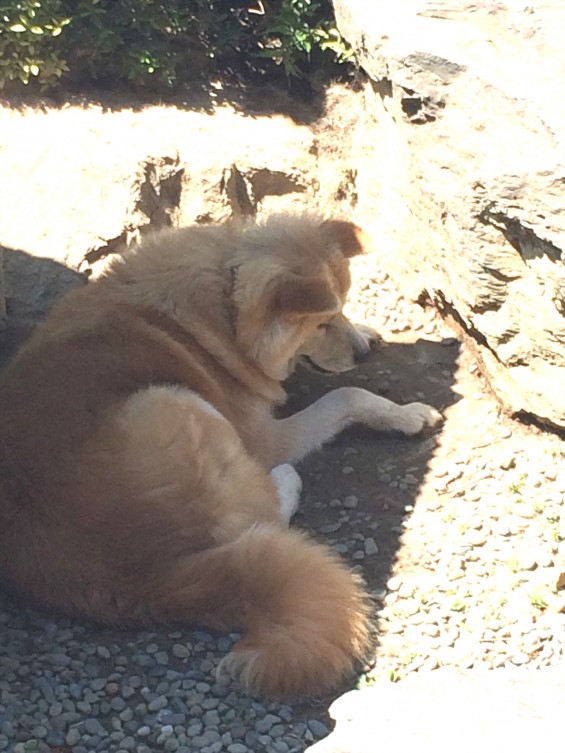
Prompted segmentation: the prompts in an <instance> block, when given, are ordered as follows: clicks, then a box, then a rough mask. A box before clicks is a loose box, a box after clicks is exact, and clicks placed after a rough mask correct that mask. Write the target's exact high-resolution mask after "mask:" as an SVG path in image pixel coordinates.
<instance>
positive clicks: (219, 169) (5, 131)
mask: <svg viewBox="0 0 565 753" xmlns="http://www.w3.org/2000/svg"><path fill="white" fill-rule="evenodd" d="M0 133H1V134H2V138H1V139H0V193H1V194H2V203H1V206H0V244H2V245H3V246H4V247H6V248H14V249H19V250H23V251H25V252H27V253H28V254H31V255H33V256H36V257H44V258H48V259H51V260H54V261H57V262H60V263H63V264H65V265H67V266H69V267H70V268H72V269H75V270H79V269H80V270H85V271H87V272H94V273H95V272H96V262H97V261H98V260H100V259H102V258H103V257H105V256H107V255H108V254H109V253H112V252H114V251H116V250H117V249H119V248H120V246H122V245H123V244H124V243H127V242H129V241H131V239H132V238H135V237H136V236H137V235H138V234H139V233H143V232H145V231H147V230H148V229H150V228H157V227H161V226H163V225H169V224H179V223H180V224H189V223H193V222H209V221H220V220H223V219H225V218H226V217H229V216H231V215H233V214H236V215H237V214H255V213H257V212H258V211H271V210H273V209H276V208H279V209H282V208H285V207H289V206H292V205H293V204H296V203H298V202H299V203H300V204H303V203H304V201H306V202H309V201H311V200H312V197H313V194H314V193H315V189H316V186H317V184H316V182H315V173H316V170H315V168H314V166H315V156H314V155H313V154H312V151H311V147H312V142H313V135H312V132H311V130H310V129H309V128H308V127H307V126H302V125H298V124H296V123H294V122H293V121H292V120H291V119H290V118H287V117H283V116H273V117H253V116H251V115H248V114H244V113H241V112H237V111H236V110H235V109H234V108H232V107H230V106H227V105H226V106H223V107H218V108H216V109H215V110H213V111H212V112H206V111H193V110H189V109H182V108H178V107H166V106H154V107H146V108H144V109H141V110H136V109H133V108H131V109H126V108H124V109H123V110H117V111H111V110H104V109H103V108H101V107H95V106H80V105H74V106H66V107H64V108H46V109H43V110H42V109H39V108H36V109H32V108H23V109H19V110H16V109H12V108H9V107H3V108H0Z"/></svg>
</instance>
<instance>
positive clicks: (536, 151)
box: [334, 0, 565, 427]
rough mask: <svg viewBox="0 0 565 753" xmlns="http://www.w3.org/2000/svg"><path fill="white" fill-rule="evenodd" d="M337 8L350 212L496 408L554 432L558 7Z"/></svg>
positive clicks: (559, 172)
mask: <svg viewBox="0 0 565 753" xmlns="http://www.w3.org/2000/svg"><path fill="white" fill-rule="evenodd" d="M334 5H335V9H336V14H337V19H338V26H339V28H340V30H341V32H342V34H343V35H344V36H345V37H346V38H347V39H348V40H349V41H350V42H351V43H352V45H353V47H354V48H355V50H356V52H357V55H358V58H359V61H360V64H361V66H362V67H363V68H364V69H365V71H366V72H367V73H368V75H369V77H370V85H369V86H367V88H366V90H365V108H366V113H367V114H366V116H365V117H364V118H361V121H362V122H360V123H358V124H353V125H354V127H353V129H352V132H353V133H354V132H355V127H356V126H357V127H358V128H359V137H358V138H359V140H360V142H363V135H365V147H364V149H363V150H362V151H361V152H359V153H358V155H357V158H355V155H353V162H352V163H351V164H350V169H351V170H352V173H353V174H354V176H355V182H356V195H357V197H358V202H357V207H356V213H357V214H358V215H359V216H360V217H363V220H364V225H365V226H366V227H368V228H369V229H371V230H372V235H373V236H374V237H375V239H378V241H379V248H380V251H381V254H382V256H383V258H384V259H385V266H386V267H387V268H388V269H389V270H390V271H392V272H393V273H394V274H395V275H396V277H397V279H402V281H403V288H404V290H405V291H408V290H409V289H410V288H411V289H412V291H411V292H412V294H413V295H414V297H417V296H418V295H419V294H421V293H422V292H423V291H425V292H426V293H427V294H428V295H429V296H430V297H431V298H432V299H433V300H435V301H436V302H437V303H439V304H440V305H441V306H442V307H443V308H444V309H445V310H446V311H447V312H449V313H451V314H453V315H454V317H455V319H456V320H457V321H458V322H459V324H460V325H462V327H463V328H464V329H465V330H466V331H467V332H468V333H469V334H471V336H472V337H473V339H474V340H475V342H476V344H477V349H478V354H479V355H480V357H481V360H482V368H483V369H484V372H485V374H486V375H487V376H488V378H489V379H490V381H491V383H492V385H493V386H494V388H495V390H496V392H497V393H498V395H499V397H500V398H502V400H503V402H504V403H505V404H506V405H507V406H508V407H509V408H510V409H511V410H512V411H513V412H515V413H518V412H522V411H524V412H527V413H530V414H533V415H534V416H536V417H537V418H538V419H540V420H542V421H544V422H547V423H550V424H554V425H556V426H559V427H564V426H565V368H564V366H565V266H564V263H563V256H562V255H563V250H564V248H565V202H564V196H565V47H564V46H563V41H562V36H563V29H564V28H565V6H563V3H562V2H561V0H547V1H546V2H537V3H535V4H533V5H528V6H526V5H525V4H524V3H521V2H516V0H506V1H505V2H495V1H494V0H479V2H473V3H455V4H454V3H452V2H449V0H439V1H437V2H429V1H428V0H409V1H408V2H403V3H398V4H396V5H392V6H391V4H390V3H389V2H387V0H334ZM367 132H368V133H369V137H368V138H367V137H366V136H367ZM353 138H355V137H353ZM371 218H372V227H371Z"/></svg>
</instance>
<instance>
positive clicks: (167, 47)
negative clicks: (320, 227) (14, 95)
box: [0, 0, 349, 88]
mask: <svg viewBox="0 0 565 753" xmlns="http://www.w3.org/2000/svg"><path fill="white" fill-rule="evenodd" d="M348 57H349V53H348V50H347V49H346V47H345V45H344V43H343V41H342V39H341V37H340V36H339V33H338V32H337V30H336V29H335V25H334V21H333V15H332V9H331V4H330V2H329V0H319V1H316V0H265V2H264V3H263V2H259V0H249V2H243V3H242V2H233V1H231V2H230V1H229V0H163V1H162V2H156V1H155V0H0V87H3V86H4V85H5V84H6V83H7V82H10V81H21V82H23V83H24V84H28V83H31V82H34V83H37V84H38V85H39V86H41V87H42V88H50V87H52V86H53V85H54V84H56V83H57V82H58V81H59V80H61V81H62V82H63V83H64V82H65V81H84V80H88V81H98V82H104V83H105V82H108V81H120V80H121V81H129V82H133V83H136V84H140V85H150V84H151V83H153V82H156V83H157V84H159V85H163V84H165V85H167V86H175V85H176V84H178V83H182V81H184V80H187V79H194V78H198V77H200V76H202V75H204V76H209V75H211V74H214V73H221V72H222V71H224V70H226V69H229V68H234V67H235V68H236V69H237V70H238V71H243V72H246V71H250V70H255V71H257V70H261V71H263V72H269V71H271V72H273V71H274V70H283V71H284V73H285V74H286V76H287V78H291V77H300V76H304V75H308V73H309V72H310V71H311V70H313V69H314V68H316V67H319V66H321V65H324V64H326V63H327V61H328V60H330V59H331V60H332V61H338V62H341V61H344V60H346V59H348ZM277 66H278V68H277Z"/></svg>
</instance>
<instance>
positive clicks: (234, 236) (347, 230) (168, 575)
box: [0, 216, 438, 697]
mask: <svg viewBox="0 0 565 753" xmlns="http://www.w3.org/2000/svg"><path fill="white" fill-rule="evenodd" d="M361 250H362V249H361V244H360V240H359V234H358V231H357V229H356V228H355V227H354V226H353V225H351V224H349V223H347V222H340V221H333V220H325V221H323V220H320V219H316V218H312V217H288V216H279V217H275V218H272V219H270V220H268V221H267V222H265V223H264V224H262V225H247V226H245V225H243V226H242V225H237V224H231V223H228V224H226V225H224V226H220V227H211V226H210V227H193V228H186V229H177V230H170V231H166V232H163V233H160V234H157V235H156V236H153V237H151V238H147V239H146V240H145V241H144V242H143V243H142V244H141V245H140V247H138V248H136V249H134V250H132V251H129V252H127V253H125V255H124V256H123V258H119V259H118V260H116V261H115V262H114V263H113V265H112V266H111V268H110V270H109V271H108V272H107V273H106V275H105V276H104V277H103V278H101V279H99V280H98V281H96V282H93V283H91V284H90V285H89V286H87V287H86V288H83V289H80V290H78V291H75V292H73V293H71V294H70V295H69V296H68V297H67V298H66V299H64V300H63V301H62V302H61V303H60V304H59V305H58V306H57V307H56V308H55V310H54V311H53V312H52V314H51V315H50V317H49V318H48V319H47V321H46V322H45V323H44V324H43V325H41V326H40V327H39V328H38V330H37V331H36V333H35V334H34V335H33V336H32V338H31V339H30V341H28V343H27V344H26V345H25V346H24V347H23V348H22V350H21V351H20V353H19V354H18V356H17V357H16V358H15V359H14V361H13V362H12V363H11V364H10V366H9V367H8V369H7V370H6V371H5V373H4V374H3V375H2V379H1V383H0V405H1V415H2V420H1V423H0V579H1V580H2V582H3V584H4V585H5V586H6V587H7V588H8V589H10V590H11V591H13V592H15V593H17V594H19V595H20V596H23V597H27V598H29V599H31V600H32V601H33V602H35V603H37V604H39V605H43V606H45V607H48V608H52V609H56V610H58V611H60V612H64V613H67V614H71V615H78V616H81V617H88V618H91V619H93V620H96V621H98V622H102V623H106V624H114V625H124V626H139V625H145V624H147V623H152V622H163V623H186V624H188V623H190V624H198V625H202V626H207V627H210V628H213V629H218V630H228V629H229V630H231V629H234V628H241V629H243V630H244V631H245V635H244V637H243V639H242V640H241V641H239V643H238V644H236V646H235V647H234V650H233V651H232V652H231V653H230V654H229V655H228V656H227V657H226V658H225V659H224V660H223V662H222V664H221V667H220V670H221V671H225V672H228V673H229V674H230V675H232V676H237V677H238V678H239V679H240V680H242V681H243V682H244V683H245V684H246V685H247V687H248V688H249V689H250V690H252V691H255V692H259V693H264V694H267V695H269V696H272V697H285V696H290V695H294V694H302V693H309V692H321V691H323V690H326V689H328V688H330V687H331V686H332V685H335V684H336V683H337V682H338V681H339V680H340V678H341V677H342V676H343V675H344V674H346V673H347V672H349V671H350V670H351V668H352V666H353V665H354V663H355V661H356V659H357V658H359V657H360V656H362V654H363V652H364V650H365V649H366V647H367V641H368V634H369V629H368V622H367V609H366V599H365V594H364V591H363V588H362V586H361V584H360V582H359V580H358V579H357V578H356V577H355V576H354V575H353V574H352V573H351V572H350V571H349V570H348V569H347V567H345V566H344V565H343V564H342V563H341V562H340V561H339V559H338V558H336V557H335V556H334V555H333V554H332V553H331V552H330V551H329V550H328V549H327V548H326V547H325V546H321V545H319V544H316V543H314V542H313V541H311V540H310V539H308V538H307V537H306V536H305V535H304V534H302V533H299V532H297V531H293V530H289V529H288V522H289V520H290V518H291V516H292V514H293V512H294V511H295V509H296V506H297V504H298V498H299V493H300V479H299V477H298V475H297V474H296V472H295V471H294V469H293V467H292V466H291V465H289V463H292V462H294V461H298V460H300V459H301V458H302V457H304V456H305V455H306V454H307V453H309V452H311V451H313V450H315V449H316V448H319V447H320V446H321V445H322V444H323V443H324V442H326V441H327V440H329V439H331V438H332V437H333V436H334V435H335V434H336V433H337V432H339V431H341V430H342V429H343V428H345V427H346V426H348V425H350V424H352V423H353V422H361V423H363V424H365V425H368V426H370V427H373V428H375V429H378V430H398V431H402V432H404V433H406V434H414V433H416V432H418V431H420V430H421V429H422V428H423V427H424V426H425V425H427V424H433V423H435V422H436V420H437V419H438V414H437V413H436V412H435V411H434V410H433V409H432V408H429V407H428V406H425V405H422V404H420V403H412V404H410V405H406V406H398V405H396V404H394V403H392V402H390V401H389V400H386V399H384V398H381V397H378V396H376V395H373V394H372V393H370V392H367V391H366V390H362V389H358V388H341V389H337V390H334V391H333V392H331V393H329V394H328V395H326V396H325V397H323V398H322V399H321V400H319V401H318V402H316V403H315V404H313V405H311V406H310V407H308V408H307V409H306V410H304V411H302V412H300V413H297V414H295V415H293V416H291V417H289V418H285V419H279V420H277V419H276V418H275V417H274V416H273V407H274V406H275V405H277V404H279V403H281V402H283V400H284V398H285V394H284V391H283V389H282V387H281V381H282V380H283V379H285V378H286V377H287V376H288V374H289V372H290V371H291V370H292V369H293V366H294V363H295V359H296V358H297V357H299V356H300V355H301V354H302V355H307V356H308V357H309V358H310V359H311V360H312V361H313V362H314V363H317V364H318V365H319V366H321V367H325V366H324V365H325V364H327V361H328V360H329V361H330V365H329V368H330V369H331V368H334V367H333V366H332V365H331V358H328V353H327V342H328V338H330V343H331V342H333V340H332V329H333V330H335V329H338V330H340V332H342V334H343V332H344V331H345V334H346V336H347V333H348V332H349V342H350V349H351V350H354V349H358V350H363V349H366V348H367V344H366V341H365V340H364V339H363V337H362V336H361V337H360V336H358V335H357V334H355V332H354V330H352V329H351V328H350V330H347V327H350V325H347V324H346V323H344V321H345V320H343V319H342V318H341V309H342V306H343V304H344V301H345V298H346V295H347V292H348V289H349V285H350V276H349V262H348V257H350V256H352V255H353V254H357V253H359V252H360V251H361ZM330 355H331V346H330ZM338 370H339V369H338Z"/></svg>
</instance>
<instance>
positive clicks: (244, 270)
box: [233, 216, 369, 380]
mask: <svg viewBox="0 0 565 753" xmlns="http://www.w3.org/2000/svg"><path fill="white" fill-rule="evenodd" d="M241 251H242V253H241V254H240V261H241V263H240V264H239V265H238V273H237V281H236V285H235V286H234V291H233V297H234V303H235V306H236V309H237V320H236V338H237V341H238V344H239V346H240V347H241V348H242V349H243V350H244V351H245V352H246V354H247V356H248V357H250V358H251V359H252V360H254V361H255V362H256V363H257V364H258V365H259V367H260V368H261V369H262V371H264V372H265V373H266V374H268V375H269V376H271V377H273V378H275V379H277V380H282V379H284V378H286V377H287V376H288V375H289V374H290V373H291V371H292V370H293V369H294V366H295V364H296V361H297V359H306V360H308V361H309V362H310V363H311V364H313V365H314V366H315V367H317V368H318V369H320V370H323V371H329V372H341V371H346V370H348V369H350V368H353V366H354V365H355V363H356V360H357V359H358V358H359V356H360V355H362V354H364V353H366V352H367V351H368V349H369V343H368V342H367V338H366V337H364V336H363V335H360V334H359V332H358V331H357V330H356V329H355V328H354V327H353V325H351V324H350V323H349V321H348V320H347V319H346V318H345V317H344V316H343V314H342V313H341V312H342V309H343V305H344V303H345V300H346V297H347V293H348V291H349V287H350V285H351V277H350V274H349V259H350V257H352V256H354V255H356V254H360V253H362V251H363V246H362V240H361V231H360V230H359V228H357V227H356V226H355V225H353V224H352V223H350V222H345V221H338V220H319V219H312V218H310V217H299V218H296V217H287V216H281V217H274V218H271V219H270V220H268V221H267V222H266V223H265V224H263V225H257V226H251V227H250V228H248V229H247V230H246V232H245V233H244V243H243V245H242V249H241Z"/></svg>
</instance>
